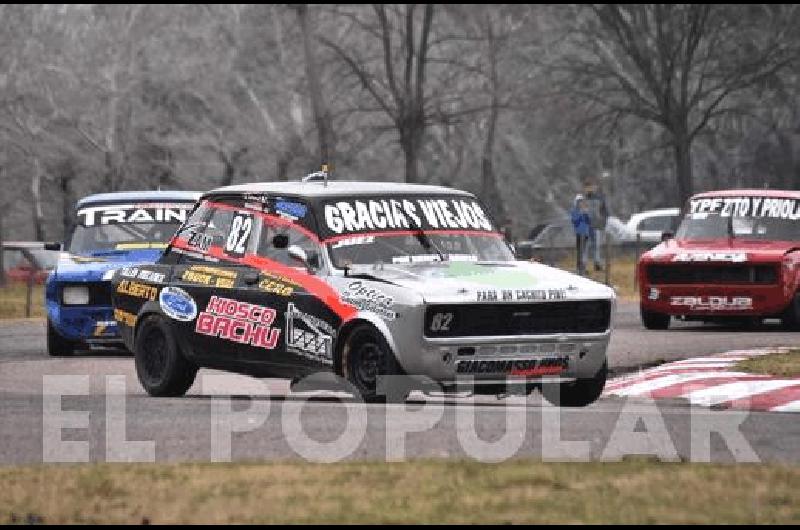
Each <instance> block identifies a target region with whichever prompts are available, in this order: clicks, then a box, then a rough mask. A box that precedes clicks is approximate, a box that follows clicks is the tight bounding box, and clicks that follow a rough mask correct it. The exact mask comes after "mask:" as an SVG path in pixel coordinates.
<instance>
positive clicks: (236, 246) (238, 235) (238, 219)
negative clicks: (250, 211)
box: [225, 214, 253, 256]
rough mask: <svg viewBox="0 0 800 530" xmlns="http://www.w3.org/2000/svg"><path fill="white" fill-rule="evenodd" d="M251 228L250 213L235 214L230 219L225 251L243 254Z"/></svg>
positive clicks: (238, 254) (251, 218)
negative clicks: (231, 219)
mask: <svg viewBox="0 0 800 530" xmlns="http://www.w3.org/2000/svg"><path fill="white" fill-rule="evenodd" d="M252 229H253V217H252V216H251V215H241V214H236V215H235V216H234V217H233V221H231V231H230V233H229V234H228V239H227V241H225V252H227V253H228V254H235V255H237V256H243V255H244V252H245V250H246V249H247V241H248V240H249V239H250V232H251V231H252Z"/></svg>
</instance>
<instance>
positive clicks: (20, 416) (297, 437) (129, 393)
mask: <svg viewBox="0 0 800 530" xmlns="http://www.w3.org/2000/svg"><path fill="white" fill-rule="evenodd" d="M615 326H616V330H615V332H614V335H613V338H612V342H611V347H610V350H609V359H610V366H611V369H612V371H613V372H615V373H623V372H627V371H631V370H635V369H637V367H640V366H649V365H652V364H654V363H657V362H661V361H666V360H675V359H683V358H690V357H696V356H701V355H708V354H712V353H719V352H724V351H728V350H733V349H745V348H761V347H765V346H779V345H783V346H796V345H800V333H787V332H785V331H783V330H781V329H779V328H778V327H777V326H769V325H767V326H763V327H760V328H757V329H751V330H739V329H736V328H730V327H728V328H725V327H715V326H704V325H700V324H688V323H678V324H676V325H675V326H673V329H670V330H668V331H646V330H644V329H643V328H642V327H641V325H640V324H639V321H638V310H637V307H636V305H635V304H630V303H622V304H620V306H619V309H618V313H617V315H616V323H615ZM44 335H45V328H44V323H43V322H42V321H35V320H33V321H26V320H18V321H5V322H0V464H18V463H42V462H44V461H68V460H70V459H76V460H79V461H83V460H90V461H118V460H126V459H128V460H134V461H150V460H156V461H209V460H222V461H228V460H265V459H266V460H272V459H279V460H286V459H290V460H293V459H305V460H312V461H336V460H341V459H369V460H403V459H412V458H426V457H431V458H441V457H466V458H471V459H477V460H481V461H497V460H505V459H507V458H513V457H522V456H534V457H542V458H544V459H548V460H565V459H569V460H583V459H587V460H588V459H604V460H615V459H619V458H622V457H623V456H625V455H628V454H640V453H644V454H655V455H657V457H658V458H660V459H662V460H675V459H684V460H692V461H707V460H712V461H727V462H731V461H752V460H757V461H777V462H798V461H800V421H798V419H800V417H799V416H797V415H795V414H787V413H754V412H742V411H721V410H708V409H702V408H698V407H691V406H689V405H687V404H686V403H684V402H682V401H658V402H656V403H650V402H647V401H642V400H637V399H629V400H626V399H622V398H602V399H601V400H599V401H598V402H597V403H595V404H594V405H592V406H590V407H587V408H585V409H557V408H555V407H552V406H549V405H546V404H543V403H542V400H541V399H540V397H539V396H538V395H536V394H535V395H532V396H530V397H527V398H525V397H522V396H512V397H507V398H504V399H497V398H495V397H493V396H479V397H475V398H472V397H468V396H462V397H452V396H428V395H425V394H421V393H415V394H413V395H412V398H411V399H410V400H409V401H408V402H407V403H406V404H404V405H364V404H362V403H359V402H357V401H355V400H354V399H353V398H351V397H349V396H347V395H346V394H330V393H329V394H324V393H323V394H319V393H317V394H297V393H291V392H289V389H288V382H287V381H285V380H277V379H269V380H255V379H251V378H248V377H243V376H235V375H229V374H221V373H220V372H213V371H205V370H204V371H201V372H200V374H199V377H198V381H197V382H196V384H195V386H194V387H192V389H191V390H190V392H189V395H188V396H187V397H185V398H170V399H164V398H162V399H155V398H150V397H148V396H147V395H145V394H144V392H143V390H142V389H141V387H140V385H139V383H138V381H137V380H136V376H135V372H134V369H133V361H132V359H131V357H130V356H126V355H122V354H118V353H111V352H103V353H98V352H93V353H86V354H79V355H77V356H75V357H72V358H63V359H52V358H49V357H47V355H46V353H45V337H44ZM69 375H72V376H74V377H73V378H71V379H64V376H69ZM52 376H56V378H55V379H54V378H52ZM114 376H117V377H114ZM59 385H60V386H61V387H63V389H65V390H62V391H59V390H58V387H59ZM59 393H61V394H66V393H74V394H75V395H64V396H63V397H61V396H59ZM59 410H61V411H64V412H58V411H59ZM70 412H72V413H74V414H71V415H70ZM59 421H62V422H63V421H66V423H65V424H63V425H62V427H64V428H63V429H61V428H60V427H59V426H58V422H59ZM70 421H74V422H76V423H74V424H73V425H75V426H77V428H71V427H70V426H69V422H70ZM507 425H508V428H507ZM559 425H560V426H559ZM710 431H720V432H721V433H722V434H716V433H715V434H709V433H710ZM54 432H55V433H56V434H53V433H54ZM231 433H232V434H231ZM54 437H55V438H54ZM58 440H62V441H67V442H69V441H75V442H78V443H77V444H72V446H69V444H67V445H64V444H63V443H61V444H59V443H58ZM119 440H128V441H132V443H125V442H120V441H119Z"/></svg>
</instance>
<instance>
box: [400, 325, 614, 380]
mask: <svg viewBox="0 0 800 530" xmlns="http://www.w3.org/2000/svg"><path fill="white" fill-rule="evenodd" d="M610 337H611V330H608V331H606V332H604V333H592V334H569V335H567V334H558V335H536V336H492V337H468V338H465V337H449V338H436V339H431V338H427V339H424V340H423V344H422V347H421V349H420V355H419V356H418V357H417V358H410V359H407V360H406V362H405V363H403V364H404V367H405V368H406V371H408V372H409V373H416V374H424V375H426V376H428V377H431V378H432V379H434V380H436V381H439V382H451V381H452V382H456V381H462V380H465V379H468V380H471V381H472V382H473V383H475V384H482V383H493V382H497V381H506V380H508V379H517V380H521V381H528V380H536V381H539V380H573V379H579V378H590V377H593V376H594V375H595V374H597V372H598V371H599V370H600V369H601V368H602V366H603V364H604V363H605V361H606V350H607V348H608V342H609V340H610Z"/></svg>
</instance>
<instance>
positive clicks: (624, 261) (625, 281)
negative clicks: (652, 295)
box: [556, 256, 639, 301]
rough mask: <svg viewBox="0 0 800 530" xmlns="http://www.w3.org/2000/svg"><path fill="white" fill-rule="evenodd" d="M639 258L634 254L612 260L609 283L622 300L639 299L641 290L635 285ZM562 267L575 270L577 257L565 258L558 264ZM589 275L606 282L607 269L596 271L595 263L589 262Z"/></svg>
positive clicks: (571, 270)
mask: <svg viewBox="0 0 800 530" xmlns="http://www.w3.org/2000/svg"><path fill="white" fill-rule="evenodd" d="M636 263H637V259H636V258H635V257H634V256H629V257H620V258H614V259H612V260H611V267H610V274H609V284H610V285H611V287H613V288H614V290H615V291H616V292H617V296H618V297H619V298H620V299H622V300H627V301H638V300H639V291H638V290H637V287H636V286H635V285H634V283H635V282H634V280H635V274H636ZM556 266H557V267H559V268H560V269H564V270H567V271H570V272H575V258H574V257H570V258H568V259H563V260H561V261H559V262H558V263H557V264H556ZM588 269H589V272H588V277H589V278H591V279H593V280H595V281H598V282H600V283H605V282H606V272H605V271H595V270H594V264H593V263H590V264H589V267H588Z"/></svg>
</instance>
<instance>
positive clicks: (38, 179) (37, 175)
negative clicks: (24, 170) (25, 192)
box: [31, 159, 44, 241]
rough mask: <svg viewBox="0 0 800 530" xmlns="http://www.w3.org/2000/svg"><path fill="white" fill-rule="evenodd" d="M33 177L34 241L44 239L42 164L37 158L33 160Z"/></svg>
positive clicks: (32, 212) (32, 210) (32, 211)
mask: <svg viewBox="0 0 800 530" xmlns="http://www.w3.org/2000/svg"><path fill="white" fill-rule="evenodd" d="M33 166H34V170H33V179H32V180H31V196H32V198H33V208H31V214H32V215H33V230H34V238H35V239H36V241H44V213H43V211H42V191H41V183H42V166H41V164H40V163H39V160H38V159H35V160H34V161H33Z"/></svg>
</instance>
